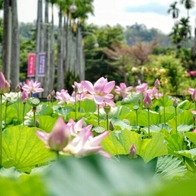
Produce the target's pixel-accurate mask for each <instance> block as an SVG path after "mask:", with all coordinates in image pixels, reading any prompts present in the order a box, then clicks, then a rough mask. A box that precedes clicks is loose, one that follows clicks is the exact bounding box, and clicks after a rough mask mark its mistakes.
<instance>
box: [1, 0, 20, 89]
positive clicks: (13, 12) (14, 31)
mask: <svg viewBox="0 0 196 196" xmlns="http://www.w3.org/2000/svg"><path fill="white" fill-rule="evenodd" d="M3 3H4V4H3V9H4V12H3V13H4V14H3V45H2V51H3V52H2V65H3V67H2V70H3V72H4V75H5V77H6V78H7V79H8V80H9V81H10V82H11V90H14V89H15V87H16V85H17V84H18V83H19V26H18V12H17V0H4V2H3ZM11 70H12V71H11Z"/></svg>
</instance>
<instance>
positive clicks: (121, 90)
mask: <svg viewBox="0 0 196 196" xmlns="http://www.w3.org/2000/svg"><path fill="white" fill-rule="evenodd" d="M132 88H133V87H132V86H128V87H127V85H126V84H125V83H124V82H121V83H120V86H116V89H115V90H114V91H115V92H116V93H117V94H119V95H121V96H122V98H125V97H126V96H127V95H128V94H130V91H131V90H132Z"/></svg>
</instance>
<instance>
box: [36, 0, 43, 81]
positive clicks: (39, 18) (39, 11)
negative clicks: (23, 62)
mask: <svg viewBox="0 0 196 196" xmlns="http://www.w3.org/2000/svg"><path fill="white" fill-rule="evenodd" d="M41 25H42V0H38V1H37V32H36V74H35V80H36V81H38V80H39V77H38V63H39V62H38V61H39V58H38V55H39V53H40V51H41V48H42V47H41V45H42V44H41V41H42V40H41V37H42V35H41V33H42V32H41V30H42V28H41Z"/></svg>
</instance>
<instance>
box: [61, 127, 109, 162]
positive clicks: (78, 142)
mask: <svg viewBox="0 0 196 196" xmlns="http://www.w3.org/2000/svg"><path fill="white" fill-rule="evenodd" d="M108 134H109V132H108V131H106V132H104V133H102V134H100V135H98V136H96V137H93V134H92V132H91V131H90V130H88V129H87V128H83V129H82V130H81V131H80V132H79V133H78V135H77V136H76V137H75V138H74V139H73V140H72V141H71V142H70V143H69V144H68V145H67V146H66V147H65V148H64V149H63V152H64V153H65V154H73V155H76V156H79V157H81V156H86V155H89V154H93V153H99V154H101V155H103V156H105V157H108V158H110V157H111V156H110V155H109V154H108V153H106V152H104V151H102V146H99V144H100V142H101V141H102V140H103V139H104V138H105V137H106V136H107V135H108Z"/></svg>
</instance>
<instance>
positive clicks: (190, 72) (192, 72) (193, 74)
mask: <svg viewBox="0 0 196 196" xmlns="http://www.w3.org/2000/svg"><path fill="white" fill-rule="evenodd" d="M187 73H188V74H189V75H190V76H193V77H196V71H188V72H187Z"/></svg>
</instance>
